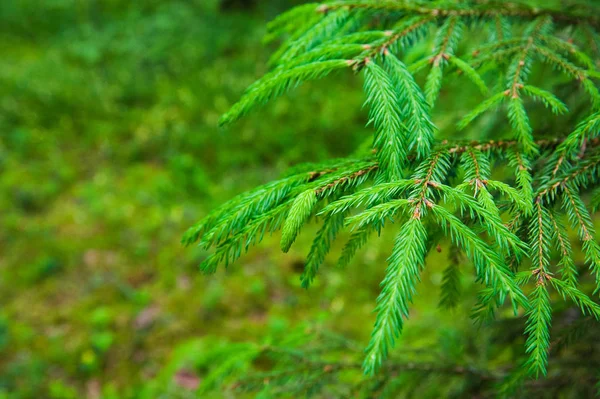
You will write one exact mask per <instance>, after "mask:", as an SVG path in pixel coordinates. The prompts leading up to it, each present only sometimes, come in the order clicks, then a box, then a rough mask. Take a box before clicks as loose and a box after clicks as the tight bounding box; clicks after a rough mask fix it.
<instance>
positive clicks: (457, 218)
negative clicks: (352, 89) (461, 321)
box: [183, 0, 600, 382]
mask: <svg viewBox="0 0 600 399" xmlns="http://www.w3.org/2000/svg"><path fill="white" fill-rule="evenodd" d="M599 15H600V12H599V11H598V7H597V5H596V4H594V3H593V2H591V1H588V2H586V1H583V2H582V4H581V5H580V6H579V7H573V8H569V9H566V10H558V9H555V8H548V7H547V6H546V5H545V4H544V3H543V2H542V1H540V2H539V4H537V6H536V7H532V6H528V5H524V4H520V3H516V4H512V3H511V5H510V6H508V5H504V4H502V3H499V2H487V1H485V2H482V1H475V0H473V1H463V2H455V1H450V0H442V1H435V2H430V1H414V2H413V1H411V2H408V1H377V0H357V1H332V2H324V3H320V4H317V3H313V4H306V5H303V6H299V7H296V8H294V9H292V10H291V11H289V12H288V13H285V14H283V15H282V16H280V17H278V18H277V19H276V20H275V21H273V22H272V23H270V24H269V26H268V33H267V38H266V39H267V40H269V41H273V40H281V42H282V43H281V46H280V49H279V50H278V51H277V52H276V54H275V55H274V56H273V57H272V66H273V69H272V70H271V72H269V73H267V74H266V75H265V76H264V77H262V78H261V79H259V80H258V81H257V82H256V83H254V84H253V85H252V86H250V87H249V88H248V90H247V91H246V93H245V94H244V95H243V96H242V98H241V100H240V101H239V102H238V103H236V104H235V105H233V106H232V108H231V109H230V111H229V112H227V113H226V114H225V115H224V116H223V117H222V119H221V122H222V123H223V124H229V123H232V122H234V121H236V120H237V119H239V118H240V117H242V116H243V115H245V114H246V113H248V112H249V111H251V110H252V109H253V108H255V107H256V106H258V105H262V104H264V103H266V102H267V101H270V100H271V99H274V98H275V97H278V96H280V95H282V94H284V93H285V92H286V91H288V90H289V89H291V88H294V87H296V86H297V85H299V84H301V83H304V82H306V81H309V80H314V79H319V78H323V77H325V76H326V75H329V74H330V73H332V72H334V71H336V70H342V69H346V70H348V71H353V72H355V73H357V74H359V72H360V75H362V76H363V78H364V85H363V87H364V92H365V105H366V107H367V108H368V114H369V117H368V121H367V123H370V124H371V125H372V127H373V130H374V133H373V140H372V143H373V148H372V154H371V155H369V156H368V157H359V158H347V159H341V160H334V161H330V162H324V163H322V164H317V165H314V164H312V165H308V166H304V167H297V168H295V171H294V172H293V173H291V174H289V175H287V176H286V177H284V178H282V179H280V180H277V181H275V182H272V183H268V184H266V185H265V186H263V187H260V188H258V189H256V190H254V191H252V192H249V193H246V194H242V195H241V196H239V197H237V198H235V199H233V200H232V201H230V202H228V203H226V204H224V205H223V206H222V207H221V208H219V209H217V210H215V211H213V212H211V213H210V214H209V215H207V216H206V218H205V219H203V220H202V221H200V222H199V223H198V224H197V225H196V226H194V227H192V228H190V230H189V231H188V233H186V235H185V237H184V240H183V241H184V243H186V244H191V243H194V242H199V244H200V245H201V246H202V247H204V248H206V249H209V248H214V250H213V252H212V254H210V255H208V257H207V258H206V259H205V260H204V262H203V263H202V266H201V267H202V269H203V270H205V271H207V272H214V271H215V270H216V269H217V267H218V265H221V264H224V265H226V266H227V265H228V264H230V263H231V262H233V261H234V260H236V259H237V258H238V257H240V256H241V254H242V253H243V252H245V251H247V250H248V249H249V248H250V247H251V246H252V245H254V244H256V243H258V242H260V241H261V239H262V238H263V237H264V235H265V234H267V233H275V232H276V231H278V230H282V233H281V235H282V236H281V248H282V250H283V251H288V250H289V249H290V247H291V246H292V245H293V243H294V241H295V239H296V237H297V236H298V234H299V233H300V232H301V230H302V229H303V228H304V227H305V226H306V225H307V224H308V223H309V222H310V221H311V220H313V219H314V220H315V221H317V223H319V224H321V227H320V228H319V230H318V232H317V233H316V237H315V239H314V241H313V244H312V246H311V248H310V252H309V254H308V258H307V262H306V267H305V270H304V272H303V273H302V276H301V284H302V286H303V287H308V286H309V285H310V284H311V283H312V282H313V281H314V279H315V278H317V277H318V272H319V269H320V268H321V267H322V266H323V265H327V255H328V253H329V251H330V249H331V247H332V242H333V241H334V240H336V239H337V238H338V237H340V236H343V235H344V234H349V235H348V236H347V237H348V238H347V242H346V244H345V246H344V248H343V249H342V251H341V256H340V257H339V261H338V265H339V266H346V265H348V264H349V263H350V262H351V260H352V258H353V257H354V256H355V255H356V254H357V253H358V251H359V250H360V249H361V248H362V247H363V246H364V245H365V244H366V243H367V242H368V240H370V239H371V238H372V237H373V236H374V234H373V233H374V232H377V233H380V232H381V230H382V229H384V228H386V227H388V226H390V225H392V224H399V226H400V230H399V231H398V233H397V237H396V241H395V246H394V249H393V251H392V254H391V255H390V256H389V258H388V266H387V270H386V276H385V278H384V280H383V282H382V286H381V293H380V295H379V297H378V299H377V305H376V311H377V315H376V321H375V326H374V329H373V332H372V335H371V340H370V342H369V344H368V346H367V353H366V358H365V359H364V362H363V368H364V370H365V372H366V373H367V374H369V375H375V374H376V373H377V372H378V370H379V369H381V368H382V366H384V363H385V359H386V357H387V355H388V353H389V352H390V350H391V348H392V347H393V346H394V345H395V343H396V341H397V339H398V337H399V335H400V333H401V331H402V328H403V325H404V323H405V322H406V319H407V318H408V315H409V313H410V304H411V301H412V299H413V297H414V295H415V294H416V292H417V291H416V287H417V284H418V282H419V280H420V274H421V272H422V271H423V270H424V269H425V268H428V267H432V268H435V267H436V266H435V265H427V264H426V259H427V255H428V253H429V251H430V250H431V248H433V246H436V245H439V246H440V248H441V246H446V245H447V243H448V242H451V257H450V265H449V266H448V267H447V268H446V269H445V270H444V272H443V279H442V285H441V290H442V292H441V301H440V304H441V306H444V307H455V306H457V304H458V303H459V302H460V301H462V296H463V295H464V294H463V291H462V290H461V289H460V280H461V279H460V278H459V270H460V272H461V273H463V271H466V270H467V268H464V267H463V264H464V263H465V262H467V260H468V262H469V263H471V264H472V265H473V266H474V269H475V280H477V281H479V282H481V283H482V284H483V288H482V289H481V291H480V293H479V295H478V301H477V305H476V309H475V312H474V316H475V318H476V320H477V321H479V322H483V321H489V320H490V319H493V318H494V317H495V316H496V315H497V313H498V312H497V311H498V309H499V308H501V307H503V306H505V303H506V302H508V301H506V300H507V299H509V302H510V303H511V304H512V307H513V310H514V312H515V314H516V315H518V314H519V309H521V310H522V312H521V314H525V318H526V327H525V331H524V334H525V335H526V337H527V338H526V344H525V352H526V353H527V355H528V360H527V361H526V362H525V367H524V368H523V369H522V370H520V371H519V370H517V371H515V372H514V376H515V378H514V379H513V380H512V381H513V382H515V381H521V382H522V380H523V377H524V376H525V374H529V375H531V376H543V375H545V374H546V371H547V366H548V353H549V350H550V346H551V338H552V337H551V325H552V320H553V313H555V310H556V309H555V303H556V298H555V297H556V294H559V296H562V297H564V298H565V299H568V300H570V301H572V302H573V303H574V304H575V305H576V306H577V307H578V308H579V309H580V310H581V311H582V312H583V313H585V314H590V315H592V316H594V317H595V318H598V317H599V316H600V310H599V309H600V308H599V307H598V305H597V304H596V302H595V301H594V300H593V299H592V298H591V297H590V296H588V295H587V294H586V293H585V290H584V289H583V288H582V287H584V284H583V282H587V280H586V279H587V277H588V276H587V274H588V273H582V272H580V271H578V270H577V267H576V262H575V259H576V256H577V253H576V252H577V250H578V248H579V247H581V252H582V254H583V256H582V257H583V258H584V260H585V263H586V264H587V266H588V267H589V270H590V273H589V274H591V275H592V276H593V282H592V283H591V284H592V285H593V286H594V288H595V289H596V290H598V289H600V244H599V243H598V239H597V237H596V232H595V227H594V223H593V220H594V217H595V212H596V210H597V208H598V207H599V206H600V188H599V186H600V184H599V181H600V151H599V149H598V146H599V144H600V114H599V113H598V109H599V108H600V94H599V92H598V88H597V81H598V79H600V72H598V71H597V70H596V69H597V67H598V65H599V64H598V60H599V58H600V51H598V48H599V47H598V42H599V40H598V31H599V30H600V17H599ZM472 33H476V34H472ZM490 38H491V41H490V40H488V39H490ZM421 44H424V45H421ZM424 48H427V50H423V49H424ZM468 54H471V55H468ZM409 61H410V62H412V64H410V63H409ZM449 68H453V69H455V70H456V71H458V72H460V75H463V76H464V77H467V78H468V79H469V80H471V81H472V82H473V83H474V84H475V85H476V86H477V87H478V88H479V89H480V91H481V93H484V95H485V96H487V98H483V99H482V101H480V102H479V103H478V105H475V106H474V107H471V108H469V109H466V110H465V112H464V113H463V114H462V115H461V116H462V120H461V121H460V122H459V124H458V127H459V128H460V129H462V130H465V131H467V132H468V133H469V134H471V135H472V136H471V137H478V138H479V139H480V141H472V142H470V141H463V140H456V139H455V138H454V137H455V136H454V135H453V134H452V132H451V131H446V129H447V128H444V129H443V130H439V129H438V128H437V127H436V125H435V124H434V120H437V119H436V117H437V115H436V108H435V107H434V105H435V104H438V106H439V104H440V103H441V102H442V101H456V100H455V98H457V97H456V93H453V92H452V91H450V90H446V86H445V84H446V83H447V81H448V80H449V79H452V78H453V74H448V73H447V72H448V69H449ZM537 68H546V69H548V70H549V69H552V71H548V72H545V73H547V74H548V75H547V76H552V79H550V78H548V79H544V82H540V81H539V79H535V71H536V70H537ZM554 76H560V78H554ZM559 79H560V80H559ZM418 82H423V84H422V85H420V84H419V83H418ZM556 82H560V84H561V85H563V87H568V90H569V91H570V92H572V93H573V94H572V95H570V96H569V95H566V94H565V90H562V91H559V90H558V89H559V87H558V84H557V83H556ZM448 87H451V86H448ZM488 88H489V91H491V94H490V95H487V94H486V93H487V92H488ZM440 94H441V97H440ZM536 102H539V103H541V104H542V105H543V106H544V107H545V108H547V110H543V109H542V111H543V112H545V114H544V115H545V116H544V118H545V119H546V120H547V121H549V122H547V123H545V126H546V127H545V128H544V129H543V130H542V129H541V128H540V125H539V122H538V121H537V119H536V118H534V117H532V116H533V114H532V113H531V112H532V111H531V110H532V109H533V107H534V103H536ZM567 104H568V106H567ZM540 108H541V107H540ZM497 115H502V117H501V118H495V117H496V116H497ZM561 115H566V117H561V118H560V119H559V116H561ZM582 115H583V116H582ZM488 116H493V117H494V118H495V120H496V122H494V123H495V124H494V125H493V126H494V132H492V133H491V134H492V136H489V135H488V134H487V133H486V132H485V131H484V130H481V129H479V128H478V127H479V125H478V124H480V123H482V122H483V121H484V118H487V117H488ZM555 121H561V122H560V123H558V122H557V123H554V122H555ZM446 125H447V124H446ZM565 125H566V126H570V127H568V128H567V129H568V130H567V131H564V129H565V128H564V126H565ZM439 126H444V124H443V123H441V124H439ZM555 126H558V127H555ZM592 190H594V194H593V195H592V196H591V197H592V200H591V204H590V201H589V198H588V197H589V196H588V192H590V191H592ZM567 226H570V229H572V231H573V232H574V234H571V233H570V230H568V227H567ZM344 231H346V232H344ZM576 240H579V243H577V245H575V243H576ZM465 275H466V273H465Z"/></svg>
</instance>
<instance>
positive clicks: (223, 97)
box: [0, 0, 485, 399]
mask: <svg viewBox="0 0 600 399" xmlns="http://www.w3.org/2000/svg"><path fill="white" fill-rule="evenodd" d="M296 3H298V2H295V1H286V0H261V1H252V0H247V1H243V0H238V1H233V0H221V1H219V0H185V1H184V0H180V1H162V0H45V1H39V0H4V1H2V2H0V54H1V61H0V398H3V399H4V398H11V399H12V398H18V399H21V398H51V399H71V398H91V399H99V398H106V399H108V398H111V399H113V398H114V399H116V398H159V397H164V398H175V397H182V398H183V397H195V396H194V395H195V394H194V392H195V390H196V389H197V387H198V386H199V385H201V384H205V383H208V382H207V381H206V377H207V375H209V372H210V368H211V367H218V363H214V364H213V362H211V361H209V360H206V359H205V357H203V356H204V354H205V353H207V352H208V351H209V350H210V349H214V348H215V347H219V346H226V345H230V344H231V343H236V342H237V343H239V342H256V343H258V344H260V343H261V342H265V340H268V339H270V337H273V336H277V335H285V334H286V333H287V332H289V331H291V330H293V329H296V328H302V326H305V325H315V324H318V325H320V326H324V328H327V329H330V330H332V331H334V332H336V333H339V334H343V335H344V336H346V337H348V338H349V339H352V340H355V341H356V342H357V343H358V345H366V342H367V340H368V335H369V333H370V329H371V326H372V322H373V320H374V315H373V313H372V311H373V308H374V303H375V298H376V297H377V294H378V292H379V286H378V284H379V281H380V280H381V278H382V276H383V273H384V270H385V259H386V257H387V255H388V254H389V250H390V248H391V242H392V239H393V233H394V232H393V229H391V231H390V232H388V233H385V234H384V235H383V236H382V237H381V238H380V239H378V240H373V241H372V242H371V243H370V244H369V245H368V247H367V248H366V249H365V250H363V251H362V252H361V253H360V254H359V255H358V257H357V258H356V261H355V262H354V263H353V265H352V266H351V267H350V268H348V269H346V270H337V269H335V268H334V265H335V261H336V257H335V254H336V253H339V249H340V246H341V245H342V244H343V242H344V240H343V238H342V239H341V240H340V242H341V244H340V243H338V244H336V245H337V246H336V247H335V248H334V249H333V250H332V256H331V257H330V258H328V261H327V263H326V265H325V266H324V267H323V270H322V272H321V274H320V276H319V278H318V280H317V282H316V284H315V285H314V286H313V287H312V288H311V289H310V290H309V291H306V290H303V289H302V288H300V285H299V275H300V273H301V271H302V267H303V261H304V257H305V255H306V254H307V252H308V249H309V247H310V242H311V236H312V234H311V233H313V232H314V231H315V228H314V226H309V227H308V229H307V231H305V232H304V233H303V234H302V235H301V237H300V238H299V241H298V243H297V244H296V245H295V246H294V247H293V248H292V250H291V251H290V253H288V254H282V253H280V251H279V245H278V237H276V236H275V237H271V238H267V239H266V240H265V241H264V242H263V244H262V245H260V246H259V247H257V248H256V249H252V250H251V251H250V253H249V254H248V255H247V256H244V257H243V258H242V259H241V260H240V261H239V262H237V263H236V264H235V265H233V266H231V267H230V268H229V269H228V270H224V269H221V270H219V272H218V273H217V274H215V275H212V276H204V275H202V274H201V273H200V272H199V270H198V267H197V265H198V264H199V263H200V261H201V260H202V259H203V258H204V257H206V255H207V253H206V252H204V251H202V250H200V249H197V248H183V247H182V246H181V245H180V237H181V235H182V234H183V232H184V231H185V230H186V229H187V227H189V226H190V225H191V224H193V223H194V222H196V221H197V220H198V219H200V218H201V217H202V216H203V215H205V214H206V213H207V212H208V211H209V210H210V209H212V208H214V207H216V206H218V205H219V204H220V203H222V202H224V201H225V200H227V199H230V198H231V197H232V196H234V195H235V194H238V193H240V192H242V191H244V190H246V189H250V188H253V187H255V186H256V185H259V184H261V183H265V182H268V181H270V180H272V179H274V178H276V177H278V176H280V175H281V174H282V173H284V172H285V170H286V168H288V167H289V166H293V165H296V164H298V163H302V162H313V161H319V160H324V159H328V158H333V157H340V156H346V155H348V154H350V153H351V152H353V151H354V150H355V149H356V148H357V147H358V146H359V145H360V143H362V142H363V141H364V140H365V138H367V137H368V136H369V135H370V134H371V131H370V130H369V128H367V127H365V122H366V120H367V118H366V112H365V110H363V109H362V102H363V94H362V90H361V85H362V80H361V79H360V78H359V77H355V76H352V75H351V74H343V75H338V76H334V77H331V78H328V79H326V80H322V81H318V82H313V83H310V84H306V85H304V86H302V87H301V88H299V89H298V90H295V91H293V92H292V93H290V94H289V95H286V96H284V97H282V98H281V99H278V100H277V101H275V102H273V103H271V104H270V106H268V107H266V108H263V109H261V110H260V111H258V112H255V113H254V114H252V115H251V116H249V117H247V118H245V119H244V120H243V121H241V122H239V123H237V124H235V125H234V126H232V127H230V128H228V129H225V130H223V129H219V128H218V127H217V120H218V118H219V116H220V114H222V113H223V112H224V111H226V110H227V109H228V107H229V106H231V105H232V104H233V103H234V102H235V100H236V99H237V98H239V96H240V94H241V93H242V92H243V90H244V89H245V87H247V86H248V85H249V84H250V83H252V82H253V81H254V80H255V79H256V78H257V77H259V76H260V75H262V74H263V73H264V72H265V71H267V69H268V66H267V60H268V56H269V54H270V53H271V52H272V51H273V50H274V48H275V45H272V44H270V45H264V44H263V43H262V35H263V34H264V29H265V27H264V26H265V23H266V22H267V21H268V20H270V19H272V18H273V17H274V16H275V15H277V14H278V13H280V12H281V11H283V10H285V9H287V8H289V7H291V6H293V5H294V4H296ZM473 93H476V91H475V90H473ZM442 95H444V94H442ZM481 98H482V97H480V96H478V95H476V94H475V95H473V97H472V98H465V100H464V102H465V104H463V105H465V106H466V107H468V106H469V103H471V104H475V103H477V102H478V101H481ZM442 103H443V102H442ZM448 115H450V116H448V117H447V118H448V119H449V121H448V122H447V123H450V122H452V123H453V121H454V120H455V119H456V118H454V119H453V116H452V115H453V114H452V113H451V112H449V113H448ZM437 122H438V124H442V125H443V124H444V123H446V122H445V119H441V120H440V121H437ZM444 266H445V255H444V254H441V255H439V258H436V257H435V256H434V257H433V258H431V259H429V261H428V269H427V270H428V271H427V272H426V273H425V275H424V277H423V284H422V285H421V286H420V288H419V289H420V293H421V295H419V298H418V299H417V303H416V305H415V311H414V312H413V314H412V315H411V322H410V323H409V324H408V326H407V328H406V331H405V334H404V335H403V337H402V342H404V343H408V342H410V347H411V348H415V347H416V348H425V349H427V348H430V347H434V346H436V345H444V346H445V347H447V348H451V349H448V350H446V353H457V356H459V355H458V354H459V353H461V349H460V348H461V347H463V346H464V345H469V344H472V342H471V343H469V342H466V341H468V337H466V336H464V335H461V334H459V333H458V331H460V328H462V326H463V325H467V324H468V317H469V311H468V309H469V306H470V305H471V304H470V303H465V304H464V305H461V307H460V308H459V309H458V310H456V311H455V312H453V313H451V312H448V311H444V312H439V311H437V310H436V304H437V301H438V299H439V296H438V295H439V293H438V290H436V287H437V286H439V285H440V282H441V272H442V270H443V268H444ZM467 302H469V301H467ZM482 335H483V333H482ZM479 339H480V341H478V342H479V344H481V345H485V340H484V339H483V338H482V336H479ZM400 346H401V347H402V346H403V344H402V343H401V345H400ZM405 346H408V344H407V345H405ZM452 348H454V349H452ZM400 350H402V349H400ZM199 359H204V360H202V361H201V360H199ZM199 364H201V366H198V365H199ZM214 395H215V396H214V397H222V396H220V395H225V394H223V393H220V394H214ZM205 397H213V396H205ZM232 397H233V396H232Z"/></svg>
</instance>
